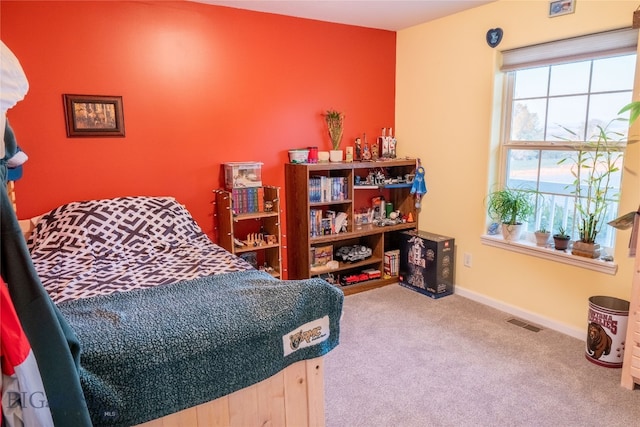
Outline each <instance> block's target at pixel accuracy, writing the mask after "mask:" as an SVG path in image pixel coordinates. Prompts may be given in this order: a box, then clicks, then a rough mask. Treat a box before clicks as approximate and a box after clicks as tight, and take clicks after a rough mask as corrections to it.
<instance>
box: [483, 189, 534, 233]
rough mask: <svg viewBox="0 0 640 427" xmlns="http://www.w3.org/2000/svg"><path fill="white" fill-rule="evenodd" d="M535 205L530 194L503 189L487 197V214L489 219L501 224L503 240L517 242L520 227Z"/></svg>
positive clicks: (528, 192) (523, 191)
mask: <svg viewBox="0 0 640 427" xmlns="http://www.w3.org/2000/svg"><path fill="white" fill-rule="evenodd" d="M534 208H535V204H534V202H533V197H532V192H531V191H528V190H518V189H513V188H508V187H505V188H503V189H501V190H496V191H493V192H491V193H489V195H488V196H487V212H488V214H489V216H490V217H491V218H493V219H494V220H496V221H499V222H500V223H501V224H502V236H503V237H504V239H505V240H518V239H520V234H521V232H522V225H523V222H525V221H526V220H527V219H529V217H530V216H531V214H533V212H534Z"/></svg>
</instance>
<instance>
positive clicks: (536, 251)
mask: <svg viewBox="0 0 640 427" xmlns="http://www.w3.org/2000/svg"><path fill="white" fill-rule="evenodd" d="M480 241H481V242H482V244H484V245H487V246H493V247H496V248H501V249H505V250H508V251H513V252H518V253H521V254H525V255H531V256H535V257H538V258H543V259H548V260H551V261H555V262H559V263H562V264H568V265H573V266H575V267H580V268H586V269H588V270H594V271H598V272H600V273H605V274H611V275H615V274H616V272H617V271H618V264H616V263H615V262H612V261H602V260H600V259H590V258H585V257H581V256H576V255H572V254H571V252H569V251H568V250H567V251H566V252H565V251H557V250H555V249H554V248H553V247H543V246H536V244H535V243H533V242H529V241H526V240H518V241H507V240H504V239H503V238H502V235H489V234H485V235H482V236H480Z"/></svg>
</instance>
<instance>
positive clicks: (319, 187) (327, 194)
mask: <svg viewBox="0 0 640 427" xmlns="http://www.w3.org/2000/svg"><path fill="white" fill-rule="evenodd" d="M308 185H309V201H310V202H312V203H313V202H319V203H323V202H335V201H342V200H345V199H346V194H347V179H346V178H345V177H343V176H334V177H331V176H315V177H311V178H309V184H308Z"/></svg>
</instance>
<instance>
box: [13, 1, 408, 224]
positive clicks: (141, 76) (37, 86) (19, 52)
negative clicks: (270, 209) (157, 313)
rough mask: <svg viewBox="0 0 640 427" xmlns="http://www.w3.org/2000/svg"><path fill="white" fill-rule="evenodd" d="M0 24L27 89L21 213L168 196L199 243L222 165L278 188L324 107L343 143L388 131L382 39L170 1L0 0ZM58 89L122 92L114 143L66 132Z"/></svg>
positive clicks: (391, 42) (19, 114) (387, 58)
mask: <svg viewBox="0 0 640 427" xmlns="http://www.w3.org/2000/svg"><path fill="white" fill-rule="evenodd" d="M0 16H1V17H0V36H1V38H2V40H3V41H4V42H5V44H7V46H9V48H10V49H11V50H12V51H13V52H14V53H15V54H16V56H17V57H18V58H19V60H20V61H21V63H22V66H23V68H24V70H25V73H26V74H27V77H28V79H29V82H30V90H29V93H28V94H27V96H26V98H25V100H24V101H22V102H20V103H19V104H18V105H17V106H16V107H14V108H13V109H12V110H10V111H9V113H8V118H9V121H10V122H11V125H12V127H13V128H14V130H15V133H16V136H17V139H18V143H19V145H20V146H21V147H22V148H23V149H24V151H25V152H26V153H27V154H28V156H29V161H28V162H27V163H26V164H25V166H24V177H23V178H22V179H21V180H20V181H18V182H17V183H16V188H17V192H18V214H19V216H20V217H28V216H32V215H37V214H40V213H43V212H45V211H47V210H49V209H52V208H54V207H56V206H58V205H60V204H62V203H66V202H69V201H73V200H80V199H91V198H103V197H116V196H122V195H140V194H144V195H171V196H174V197H176V198H177V199H178V201H180V202H181V203H184V204H185V205H186V206H187V208H188V209H189V210H190V211H191V212H192V213H193V215H194V217H195V218H196V220H197V221H198V223H199V224H200V225H201V227H202V228H203V230H204V231H205V232H207V233H209V234H210V235H211V234H212V232H213V216H212V201H213V199H214V198H213V194H212V190H213V189H215V188H218V187H219V186H220V185H221V184H222V181H221V177H222V175H221V168H220V164H221V163H223V162H227V161H252V160H254V161H261V162H264V166H263V181H264V182H265V183H266V184H270V185H279V186H281V187H283V186H284V167H283V164H284V163H285V162H286V161H287V160H288V158H287V151H288V150H289V149H291V148H298V147H306V146H309V145H317V146H319V147H320V149H329V146H330V143H329V139H328V137H327V136H325V130H324V122H323V119H322V116H321V113H322V112H323V111H325V110H326V109H329V108H335V109H338V110H340V111H343V112H344V113H345V115H346V123H345V134H344V135H345V136H344V139H343V144H345V143H348V144H352V142H353V140H354V139H355V137H356V136H358V135H362V133H363V132H366V133H367V135H368V137H369V138H370V139H369V140H370V141H371V140H372V139H373V137H375V136H376V135H377V134H378V132H379V131H380V128H382V127H389V126H394V103H395V55H396V51H395V42H396V34H395V33H394V32H389V31H382V30H373V29H367V28H362V27H354V26H347V25H339V24H331V23H324V22H319V21H313V20H306V19H299V18H291V17H285V16H279V15H273V14H265V13H258V12H251V11H243V10H239V9H232V8H225V7H218V6H210V5H204V4H199V3H191V2H182V1H177V2H168V1H144V2H143V1H122V2H120V1H95V2H89V1H82V2H76V1H68V2H47V1H42V2H38V1H29V2H22V1H7V0H2V2H0ZM65 93H67V94H93V95H121V96H122V97H123V104H124V108H123V109H124V116H125V118H124V122H125V131H126V136H125V137H124V138H68V137H67V136H66V131H65V118H64V109H63V102H62V95H63V94H65ZM282 192H283V193H284V191H282ZM283 206H284V205H283ZM283 230H284V229H283Z"/></svg>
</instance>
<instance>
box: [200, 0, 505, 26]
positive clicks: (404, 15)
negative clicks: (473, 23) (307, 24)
mask: <svg viewBox="0 0 640 427" xmlns="http://www.w3.org/2000/svg"><path fill="white" fill-rule="evenodd" d="M192 1H196V2H198V3H207V4H212V5H218V6H227V7H233V8H237V9H248V10H254V11H258V12H267V13H275V14H278V15H287V16H295V17H298V18H308V19H315V20H318V21H327V22H335V23H339V24H347V25H356V26H359V27H368V28H378V29H382V30H389V31H398V30H402V29H404V28H408V27H411V26H414V25H417V24H421V23H424V22H428V21H432V20H434V19H438V18H441V17H443V16H447V15H452V14H454V13H458V12H461V11H463V10H467V9H471V8H474V7H477V6H481V5H483V4H486V3H491V2H493V1H496V0H395V1H394V0H280V1H275V0H192Z"/></svg>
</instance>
